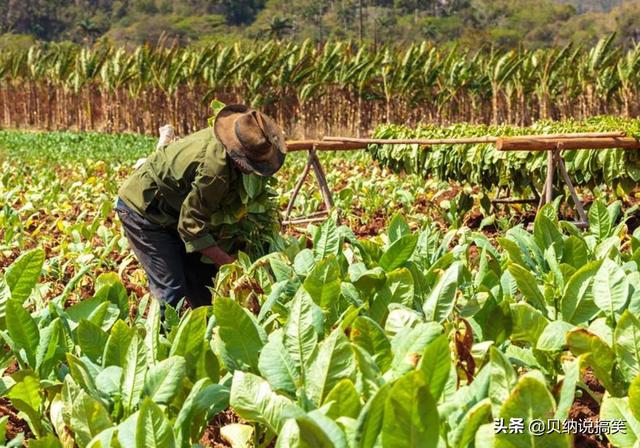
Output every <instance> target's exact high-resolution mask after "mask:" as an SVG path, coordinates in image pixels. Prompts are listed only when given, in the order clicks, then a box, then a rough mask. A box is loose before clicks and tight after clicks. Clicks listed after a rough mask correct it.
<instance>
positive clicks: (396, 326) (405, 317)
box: [384, 303, 424, 337]
mask: <svg viewBox="0 0 640 448" xmlns="http://www.w3.org/2000/svg"><path fill="white" fill-rule="evenodd" d="M423 320H424V319H423V316H422V314H421V313H419V312H418V311H415V310H413V309H411V308H407V307H406V306H404V305H400V304H398V303H392V304H390V305H389V314H388V316H387V320H386V321H385V323H384V331H385V333H386V334H387V336H389V337H393V336H395V335H396V334H398V333H399V332H400V331H402V330H403V329H405V328H413V327H415V326H416V324H418V323H421V322H422V321H423Z"/></svg>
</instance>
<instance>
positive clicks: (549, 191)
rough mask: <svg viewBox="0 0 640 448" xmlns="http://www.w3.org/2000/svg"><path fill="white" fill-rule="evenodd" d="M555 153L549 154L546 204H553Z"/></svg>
mask: <svg viewBox="0 0 640 448" xmlns="http://www.w3.org/2000/svg"><path fill="white" fill-rule="evenodd" d="M555 153H556V152H555V151H553V152H548V153H547V180H546V182H545V201H544V202H545V204H550V203H552V202H553V177H554V172H555V170H556V167H555V160H556V158H555Z"/></svg>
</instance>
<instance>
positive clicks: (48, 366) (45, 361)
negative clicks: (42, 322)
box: [36, 318, 66, 378]
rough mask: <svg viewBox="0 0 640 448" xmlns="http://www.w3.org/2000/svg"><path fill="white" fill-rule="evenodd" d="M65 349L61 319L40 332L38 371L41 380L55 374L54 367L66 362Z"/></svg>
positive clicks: (37, 356) (57, 319) (52, 322)
mask: <svg viewBox="0 0 640 448" xmlns="http://www.w3.org/2000/svg"><path fill="white" fill-rule="evenodd" d="M65 349H66V347H65V343H64V333H63V330H62V322H61V321H60V319H59V318H55V319H54V320H52V321H51V322H50V323H49V325H47V326H46V327H45V328H43V329H42V330H41V332H40V341H39V343H38V348H37V350H36V369H37V370H38V372H39V374H40V377H41V378H46V377H48V376H49V375H51V374H53V373H54V372H53V370H54V366H55V365H56V364H57V363H58V362H60V361H62V360H64V353H65Z"/></svg>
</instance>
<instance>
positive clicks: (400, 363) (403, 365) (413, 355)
mask: <svg viewBox="0 0 640 448" xmlns="http://www.w3.org/2000/svg"><path fill="white" fill-rule="evenodd" d="M441 334H442V326H440V325H439V324H437V323H435V322H427V323H420V324H418V325H416V326H415V327H414V328H406V329H404V330H402V331H400V332H399V333H398V334H397V335H395V337H394V338H393V339H392V340H391V347H392V351H393V360H392V361H391V368H392V369H393V371H394V377H395V378H398V377H400V376H402V375H404V374H405V373H406V372H408V371H409V370H413V369H415V368H416V367H418V365H419V363H420V358H421V357H422V355H423V354H424V350H425V348H426V347H427V344H429V343H430V342H431V341H433V340H435V339H436V338H437V337H438V336H440V335H441Z"/></svg>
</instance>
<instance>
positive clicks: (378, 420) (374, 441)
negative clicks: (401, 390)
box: [355, 384, 391, 448]
mask: <svg viewBox="0 0 640 448" xmlns="http://www.w3.org/2000/svg"><path fill="white" fill-rule="evenodd" d="M390 390H391V384H385V385H384V386H382V387H381V388H380V389H379V390H378V391H377V392H376V394H375V395H374V396H373V397H372V398H371V399H370V400H369V401H368V402H367V403H366V404H365V406H364V408H362V411H361V412H360V415H359V416H358V422H357V425H356V435H355V446H356V447H357V448H373V447H374V446H377V445H378V440H379V439H380V433H381V431H382V424H383V419H384V412H385V403H386V401H387V397H389V393H390Z"/></svg>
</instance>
